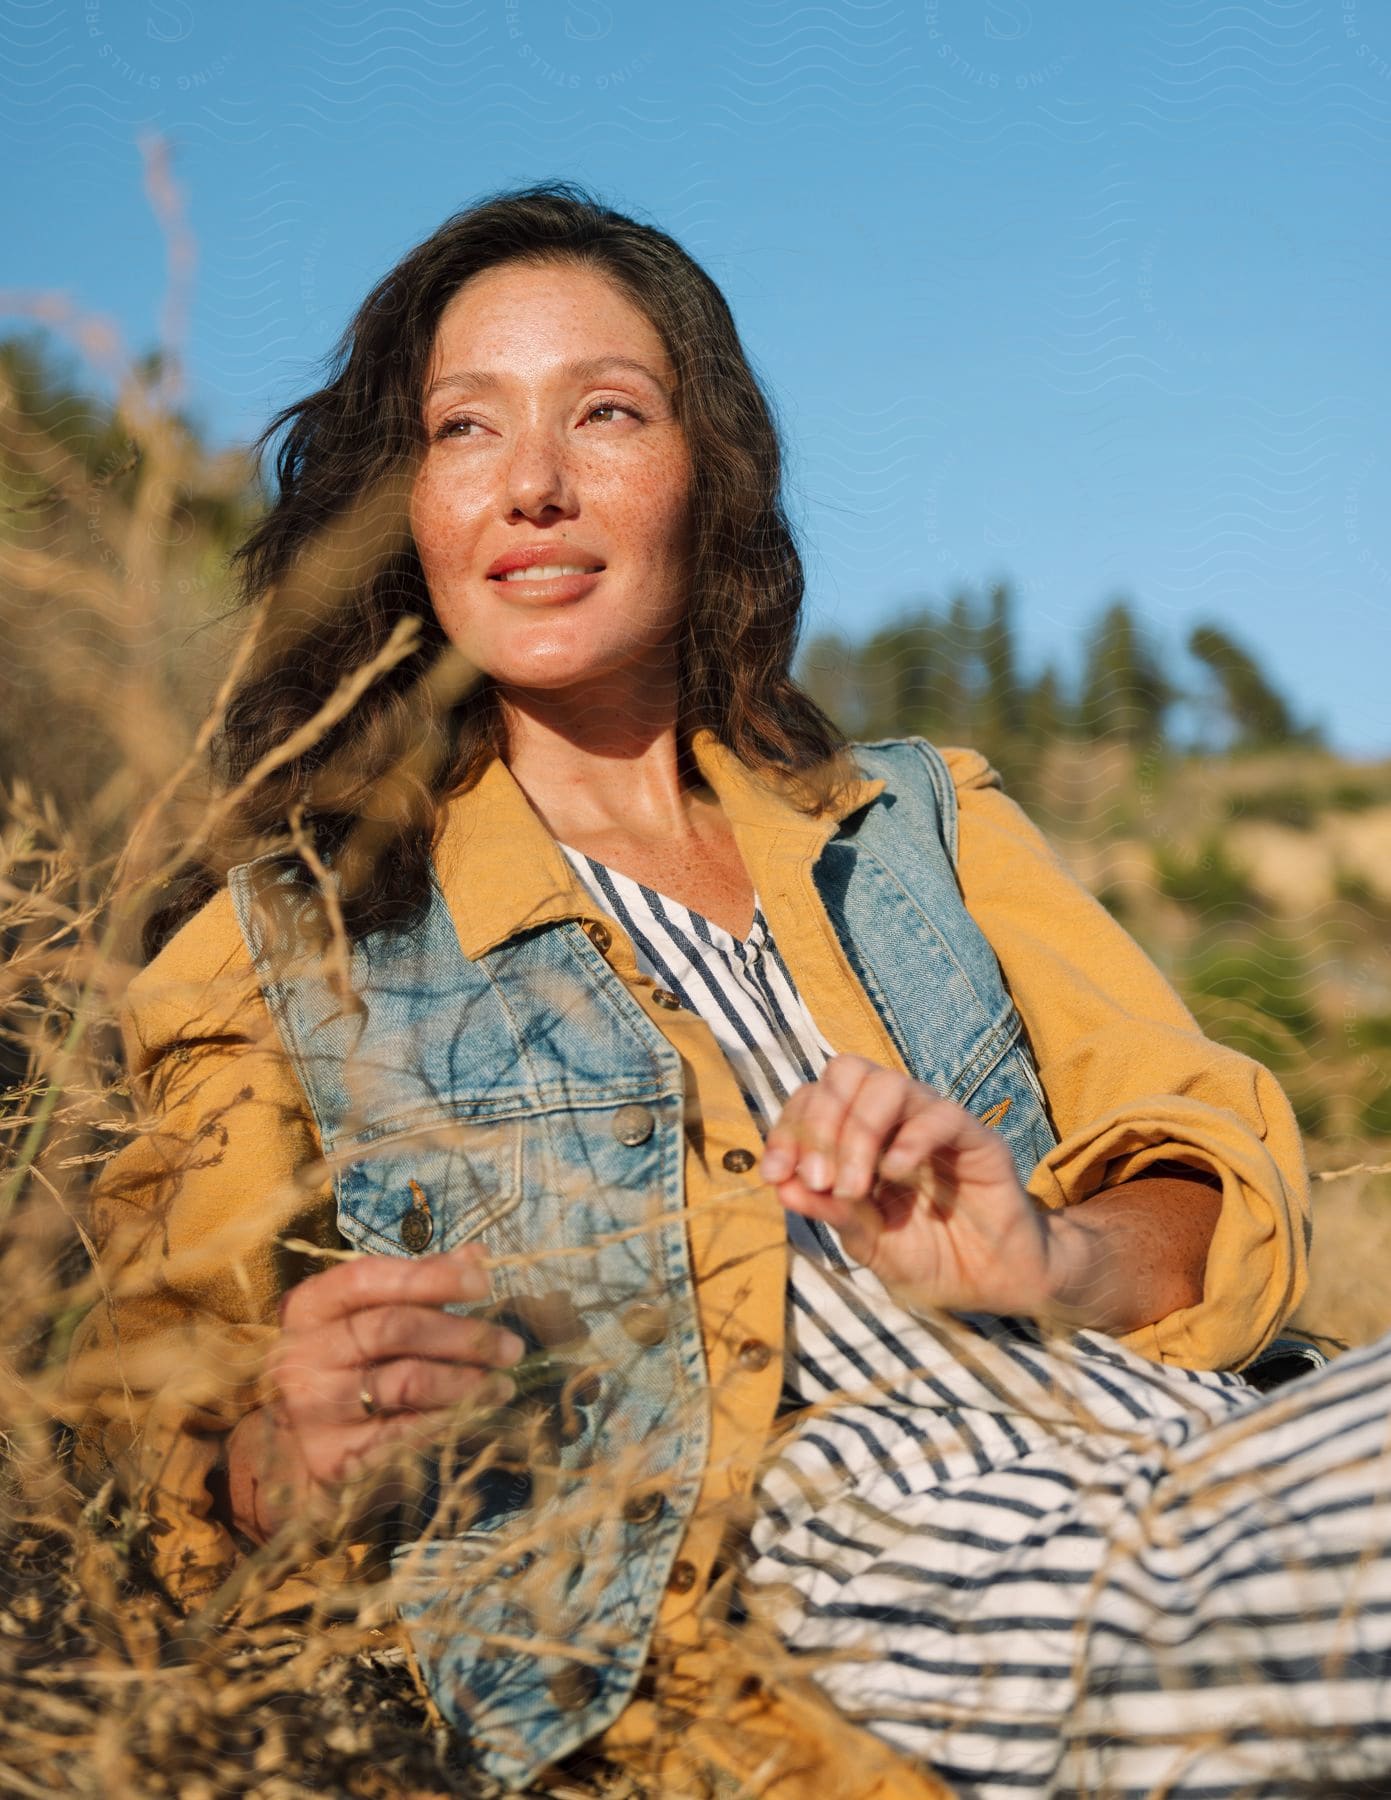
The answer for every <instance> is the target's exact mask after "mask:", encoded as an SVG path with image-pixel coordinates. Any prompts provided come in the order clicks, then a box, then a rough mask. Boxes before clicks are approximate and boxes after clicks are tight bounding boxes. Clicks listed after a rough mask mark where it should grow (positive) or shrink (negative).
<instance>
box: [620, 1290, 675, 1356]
mask: <svg viewBox="0 0 1391 1800" xmlns="http://www.w3.org/2000/svg"><path fill="white" fill-rule="evenodd" d="M620 1322H621V1324H622V1326H623V1329H624V1331H626V1332H627V1334H628V1336H629V1337H630V1338H631V1339H632V1340H633V1342H634V1343H635V1344H641V1345H642V1347H643V1349H644V1350H651V1349H652V1348H653V1346H654V1345H656V1344H660V1343H661V1342H662V1340H663V1339H664V1338H665V1337H666V1334H667V1328H668V1326H669V1324H670V1315H669V1314H668V1312H667V1309H666V1307H664V1306H658V1305H657V1304H656V1303H655V1302H654V1301H651V1300H635V1301H634V1302H633V1304H632V1305H631V1306H630V1307H629V1308H628V1310H627V1312H625V1313H624V1315H623V1318H622V1320H621V1321H620Z"/></svg>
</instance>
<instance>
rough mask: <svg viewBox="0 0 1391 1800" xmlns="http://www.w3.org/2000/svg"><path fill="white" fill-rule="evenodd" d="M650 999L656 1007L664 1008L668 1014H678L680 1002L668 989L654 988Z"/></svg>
mask: <svg viewBox="0 0 1391 1800" xmlns="http://www.w3.org/2000/svg"><path fill="white" fill-rule="evenodd" d="M652 999H653V1001H654V1003H655V1004H656V1005H658V1006H665V1007H666V1009H667V1011H668V1012H680V1010H681V1002H680V1001H679V1000H678V999H677V997H676V995H675V994H673V993H672V991H671V989H670V988H654V989H653V991H652Z"/></svg>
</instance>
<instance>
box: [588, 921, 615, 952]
mask: <svg viewBox="0 0 1391 1800" xmlns="http://www.w3.org/2000/svg"><path fill="white" fill-rule="evenodd" d="M585 931H586V932H587V933H588V934H589V941H590V943H591V944H593V946H594V948H595V949H596V950H597V951H598V952H599V954H600V955H601V956H603V955H605V954H607V952H608V947H609V945H610V944H611V943H612V942H613V937H612V934H611V933H610V931H609V928H608V926H607V925H601V924H600V923H599V921H598V920H597V919H592V920H591V921H590V923H589V924H588V925H586V926H585Z"/></svg>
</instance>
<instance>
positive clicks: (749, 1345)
mask: <svg viewBox="0 0 1391 1800" xmlns="http://www.w3.org/2000/svg"><path fill="white" fill-rule="evenodd" d="M738 1355H739V1364H740V1367H741V1368H745V1369H747V1370H748V1371H749V1373H750V1374H751V1375H757V1374H758V1372H759V1370H760V1369H766V1368H767V1367H768V1364H769V1363H770V1362H772V1360H773V1352H772V1351H771V1350H770V1349H769V1348H768V1346H767V1344H765V1343H764V1341H763V1339H762V1338H745V1339H744V1341H743V1343H742V1344H740V1346H739V1351H738Z"/></svg>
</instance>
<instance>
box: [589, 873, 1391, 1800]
mask: <svg viewBox="0 0 1391 1800" xmlns="http://www.w3.org/2000/svg"><path fill="white" fill-rule="evenodd" d="M561 848H562V850H563V851H564V852H565V855H566V856H567V858H568V859H569V861H570V863H571V866H572V867H573V868H574V870H575V873H576V875H577V877H578V878H579V880H580V881H581V882H582V884H583V885H584V886H585V888H586V889H587V890H588V891H589V893H590V894H591V896H592V897H593V899H594V900H595V901H596V903H597V904H598V905H599V906H600V907H601V908H602V909H603V911H604V912H606V913H607V914H608V915H609V916H610V917H611V918H613V919H614V920H616V921H617V923H618V924H619V925H620V926H621V927H622V928H623V929H624V930H625V931H626V932H627V933H628V935H629V937H630V938H631V940H632V942H633V945H634V949H635V951H636V954H637V958H638V963H639V967H640V968H641V969H642V971H643V972H644V973H645V974H647V975H649V976H650V977H651V978H652V979H654V980H655V981H656V982H657V983H658V984H659V985H660V986H662V987H664V988H667V989H669V990H670V991H671V992H672V993H674V994H675V995H676V996H677V997H678V998H679V999H680V1000H681V1001H682V1003H683V1004H684V1005H685V1006H687V1007H689V1008H690V1009H691V1010H692V1011H693V1012H695V1013H696V1014H698V1015H699V1016H700V1017H701V1018H702V1019H703V1020H704V1021H705V1023H706V1024H707V1025H708V1026H709V1028H710V1030H711V1031H712V1032H713V1033H714V1035H715V1038H716V1040H717V1042H718V1043H719V1045H720V1047H721V1049H722V1050H723V1051H724V1053H725V1055H726V1057H727V1059H728V1061H729V1063H730V1065H731V1067H732V1069H733V1071H734V1073H735V1075H736V1077H737V1079H738V1081H739V1084H740V1087H741V1089H742V1091H743V1094H744V1096H745V1099H746V1101H747V1103H748V1106H749V1109H750V1111H751V1113H752V1114H753V1115H754V1117H755V1118H756V1119H757V1121H758V1122H759V1124H760V1126H761V1129H762V1131H763V1133H764V1135H765V1136H766V1134H767V1131H768V1130H769V1128H770V1127H771V1125H772V1124H773V1122H774V1121H775V1119H776V1118H777V1115H778V1113H779V1111H780V1110H781V1107H782V1105H783V1103H784V1102H785V1101H786V1099H787V1097H788V1095H789V1094H790V1093H791V1092H792V1091H793V1089H794V1088H796V1087H798V1086H799V1085H801V1084H802V1083H803V1082H806V1081H811V1080H815V1079H816V1077H817V1076H818V1075H819V1074H820V1072H821V1070H822V1069H823V1068H824V1066H825V1064H826V1062H827V1060H828V1059H829V1058H830V1057H831V1056H832V1055H833V1054H834V1050H833V1047H832V1046H831V1045H830V1044H829V1043H828V1042H827V1041H826V1039H825V1038H824V1036H823V1035H822V1033H821V1032H820V1030H819V1029H818V1028H817V1025H816V1023H815V1021H814V1020H813V1019H812V1018H811V1016H810V1014H809V1013H808V1011H807V1009H806V1006H805V1005H804V1004H803V1002H802V999H801V997H800V995H799V994H798V992H797V989H796V986H795V983H794V982H793V980H792V977H791V975H790V973H789V971H788V969H787V966H786V964H785V963H784V961H783V959H782V957H781V955H780V954H779V952H778V948H777V945H776V944H775V943H774V941H773V939H772V936H771V933H770V932H769V929H768V925H767V921H766V919H765V918H764V916H763V911H762V907H761V906H760V905H758V904H757V901H756V902H755V911H754V920H753V925H752V928H751V929H750V931H749V934H748V936H747V937H746V938H744V939H743V940H742V941H740V940H739V939H737V938H735V937H734V936H733V935H732V934H731V933H730V932H728V931H726V930H724V929H723V928H722V927H720V926H719V925H716V924H715V923H713V921H711V920H708V919H705V918H702V917H701V916H700V915H699V914H698V913H695V912H693V911H691V910H690V909H688V908H686V907H684V906H682V905H680V904H679V903H678V902H677V901H675V900H673V899H671V898H670V897H668V896H666V895H663V894H660V893H658V892H656V891H655V890H654V889H652V888H650V887H647V886H645V885H643V884H641V883H639V882H636V881H634V880H632V879H631V878H629V877H627V876H625V875H622V874H620V873H618V872H617V871H616V870H613V869H610V868H608V867H606V866H605V865H604V864H602V863H599V862H596V861H594V860H593V859H592V858H589V857H587V856H585V855H584V854H583V853H581V852H580V851H577V850H574V849H572V848H570V847H569V846H566V845H562V846H561ZM787 1218H788V1231H789V1239H790V1249H791V1255H790V1259H789V1281H788V1290H787V1337H786V1353H785V1367H784V1393H783V1405H784V1407H785V1408H798V1409H806V1410H805V1414H804V1417H803V1419H801V1420H799V1421H797V1422H796V1423H794V1424H793V1425H792V1427H791V1429H789V1430H788V1431H787V1433H786V1435H785V1436H784V1437H783V1438H781V1439H780V1440H779V1447H778V1454H777V1457H776V1460H774V1461H773V1462H772V1463H771V1465H769V1466H768V1467H767V1468H766V1470H765V1472H764V1474H763V1476H762V1478H761V1480H760V1482H759V1485H758V1487H757V1490H756V1493H755V1501H756V1506H757V1515H756V1518H755V1522H754V1524H753V1527H752V1530H751V1532H750V1535H749V1547H748V1551H747V1555H746V1559H745V1562H744V1565H743V1569H742V1575H743V1603H744V1604H745V1606H746V1608H747V1610H748V1611H750V1612H754V1611H757V1612H758V1613H759V1614H760V1616H762V1617H764V1618H766V1619H768V1620H769V1621H770V1622H771V1623H773V1624H774V1625H775V1626H776V1627H777V1629H778V1631H779V1633H780V1635H781V1637H782V1640H783V1642H784V1643H785V1644H786V1646H787V1650H788V1656H789V1666H790V1672H795V1673H797V1674H804V1673H808V1672H809V1673H811V1674H812V1675H813V1676H814V1678H815V1679H816V1680H817V1681H818V1682H819V1683H820V1685H821V1686H822V1687H823V1688H824V1689H825V1691H826V1692H827V1693H828V1694H829V1695H830V1696H831V1698H832V1699H834V1700H835V1701H836V1703H837V1704H838V1705H839V1706H840V1707H841V1709H842V1710H843V1711H844V1712H846V1713H847V1714H849V1715H850V1716H852V1717H853V1718H855V1719H856V1720H857V1722H859V1723H861V1724H864V1725H866V1726H867V1727H868V1728H869V1729H871V1730H873V1731H875V1732H877V1733H878V1734H879V1735H880V1736H882V1737H884V1738H885V1739H887V1740H888V1741H889V1742H891V1743H893V1744H895V1745H896V1746H897V1747H899V1748H900V1749H902V1750H903V1751H905V1752H907V1753H908V1754H910V1755H914V1756H917V1757H921V1758H923V1759H924V1760H925V1761H927V1762H929V1763H930V1764H931V1766H932V1767H933V1768H934V1769H935V1770H936V1771H937V1772H938V1773H939V1774H941V1775H942V1776H943V1777H944V1778H945V1779H946V1780H947V1781H949V1782H951V1783H952V1784H953V1785H954V1786H955V1787H956V1788H957V1790H958V1791H959V1792H960V1793H961V1794H963V1795H970V1796H980V1797H982V1800H987V1797H988V1800H1004V1797H1005V1796H1012V1795H1020V1794H1048V1795H1058V1796H1062V1795H1073V1794H1076V1795H1078V1796H1079V1797H1080V1796H1081V1795H1082V1794H1084V1793H1085V1794H1096V1793H1100V1792H1105V1793H1107V1794H1111V1793H1117V1794H1119V1793H1126V1794H1129V1793H1135V1794H1136V1795H1139V1794H1146V1793H1149V1792H1151V1791H1158V1790H1159V1789H1160V1788H1161V1787H1163V1791H1165V1792H1168V1793H1172V1794H1174V1795H1175V1796H1179V1795H1189V1794H1192V1795H1194V1796H1196V1795H1198V1794H1200V1793H1201V1794H1222V1795H1226V1794H1235V1793H1238V1792H1245V1791H1247V1789H1248V1785H1249V1786H1250V1791H1253V1792H1254V1791H1257V1786H1256V1785H1250V1784H1253V1783H1254V1784H1258V1780H1259V1778H1261V1777H1262V1775H1263V1774H1265V1775H1266V1777H1267V1778H1268V1779H1272V1780H1275V1781H1276V1782H1277V1784H1278V1782H1279V1780H1280V1779H1284V1778H1287V1777H1288V1776H1289V1771H1290V1766H1291V1765H1290V1735H1291V1732H1293V1733H1294V1735H1295V1737H1296V1740H1297V1742H1298V1743H1299V1744H1300V1745H1301V1746H1303V1747H1304V1748H1306V1749H1307V1748H1308V1747H1309V1745H1310V1742H1311V1739H1314V1738H1316V1739H1317V1740H1318V1742H1317V1749H1318V1754H1319V1755H1323V1756H1325V1757H1326V1758H1331V1759H1332V1760H1331V1761H1326V1762H1325V1763H1320V1764H1319V1765H1318V1771H1316V1772H1318V1778H1319V1779H1320V1780H1322V1779H1324V1775H1323V1773H1322V1772H1321V1771H1324V1770H1325V1769H1328V1770H1336V1771H1337V1772H1338V1773H1339V1774H1340V1775H1345V1774H1347V1773H1349V1772H1352V1773H1354V1774H1356V1775H1358V1776H1361V1775H1363V1774H1365V1772H1366V1770H1367V1769H1368V1768H1374V1769H1384V1768H1391V1705H1388V1704H1386V1700H1387V1682H1388V1677H1391V1553H1388V1552H1387V1548H1386V1546H1387V1545H1388V1543H1391V1499H1388V1498H1387V1497H1385V1496H1386V1492H1387V1489H1388V1482H1387V1479H1386V1475H1387V1468H1386V1464H1385V1460H1384V1454H1383V1451H1384V1446H1383V1443H1382V1440H1383V1438H1384V1436H1385V1429H1384V1423H1383V1421H1384V1417H1385V1413H1386V1410H1387V1398H1386V1396H1387V1393H1388V1391H1391V1339H1388V1340H1386V1342H1385V1343H1384V1344H1383V1345H1381V1346H1373V1347H1372V1349H1373V1350H1374V1351H1379V1352H1380V1360H1379V1361H1378V1360H1377V1358H1376V1357H1374V1356H1370V1355H1369V1353H1365V1352H1362V1353H1357V1355H1356V1356H1349V1357H1344V1358H1342V1359H1340V1360H1339V1361H1338V1362H1336V1363H1334V1364H1331V1365H1330V1366H1329V1367H1328V1368H1327V1369H1325V1370H1322V1371H1320V1372H1319V1374H1318V1375H1316V1376H1311V1377H1306V1378H1305V1379H1303V1380H1302V1381H1299V1382H1297V1383H1294V1384H1292V1385H1291V1386H1290V1387H1289V1388H1288V1389H1285V1390H1282V1391H1281V1392H1280V1393H1279V1394H1277V1395H1276V1396H1273V1397H1271V1398H1270V1399H1268V1400H1263V1399H1262V1398H1261V1397H1260V1396H1259V1395H1257V1394H1256V1393H1255V1392H1254V1390H1253V1389H1251V1388H1250V1387H1249V1386H1248V1385H1247V1384H1246V1383H1245V1382H1243V1381H1242V1380H1241V1379H1240V1378H1239V1377H1237V1376H1235V1375H1231V1374H1224V1373H1214V1372H1210V1371H1195V1370H1187V1369H1179V1368H1174V1367H1170V1366H1165V1365H1161V1364H1157V1363H1154V1362H1151V1361H1149V1360H1148V1359H1146V1358H1144V1357H1141V1356H1139V1355H1137V1354H1135V1353H1133V1352H1131V1351H1128V1350H1126V1349H1125V1348H1124V1347H1123V1346H1122V1345H1120V1344H1118V1343H1116V1342H1115V1341H1114V1340H1113V1339H1110V1338H1108V1337H1105V1336H1103V1335H1101V1334H1099V1333H1093V1332H1085V1331H1084V1332H1078V1333H1076V1334H1075V1335H1074V1336H1073V1337H1071V1338H1070V1339H1066V1340H1062V1339H1057V1338H1049V1337H1046V1336H1045V1334H1044V1333H1043V1332H1042V1331H1041V1330H1040V1329H1039V1328H1038V1327H1037V1326H1036V1325H1034V1324H1033V1323H1031V1322H1029V1321H1026V1320H1019V1319H1005V1318H995V1317H991V1316H987V1315H972V1316H970V1317H953V1316H950V1315H946V1314H941V1313H934V1312H926V1311H925V1312H922V1313H918V1312H911V1311H908V1310H905V1309H904V1308H903V1307H901V1306H899V1305H898V1304H897V1303H896V1302H895V1301H894V1300H893V1299H891V1297H890V1296H889V1294H888V1293H887V1291H886V1290H885V1289H884V1287H883V1286H882V1284H881V1283H880V1282H879V1281H878V1280H877V1279H876V1278H875V1277H874V1276H873V1275H872V1274H871V1273H870V1272H869V1271H868V1270H867V1269H865V1268H863V1267H861V1266H859V1265H856V1264H853V1263H851V1262H850V1260H849V1259H848V1258H847V1257H846V1256H845V1254H844V1252H843V1250H842V1248H841V1246H840V1244H839V1242H838V1240H837V1238H836V1236H835V1234H834V1232H833V1231H832V1230H831V1229H830V1228H829V1227H828V1226H825V1225H822V1224H812V1223H810V1222H808V1221H806V1220H803V1219H802V1218H800V1216H798V1215H796V1214H792V1213H789V1214H788V1215H787ZM1379 1456H1380V1457H1382V1458H1383V1461H1382V1467H1381V1472H1380V1474H1378V1469H1377V1458H1378V1457H1379ZM1304 1463H1307V1464H1309V1466H1310V1470H1311V1474H1310V1475H1309V1476H1308V1477H1296V1478H1294V1479H1292V1480H1290V1481H1283V1479H1277V1478H1276V1476H1275V1475H1274V1474H1273V1473H1272V1471H1275V1470H1283V1469H1284V1468H1285V1466H1286V1465H1287V1464H1292V1465H1294V1466H1296V1467H1301V1466H1302V1465H1303V1464H1304ZM1314 1474H1316V1475H1317V1480H1315V1479H1314ZM1378 1508H1379V1509H1380V1510H1378ZM1315 1516H1317V1517H1318V1519H1319V1521H1320V1525H1319V1529H1318V1530H1314V1529H1312V1528H1311V1518H1312V1517H1315ZM1320 1532H1322V1534H1323V1535H1322V1536H1320ZM1378 1532H1379V1533H1380V1539H1379V1542H1380V1545H1381V1555H1380V1557H1379V1559H1374V1560H1373V1561H1372V1563H1371V1565H1370V1566H1369V1567H1368V1566H1364V1565H1366V1562H1367V1559H1366V1556H1365V1554H1362V1556H1361V1560H1360V1562H1359V1558H1358V1556H1357V1555H1353V1554H1350V1553H1349V1552H1348V1550H1347V1543H1348V1542H1352V1543H1354V1544H1355V1545H1356V1546H1358V1547H1359V1550H1360V1551H1362V1552H1365V1549H1366V1539H1367V1535H1368V1534H1369V1533H1370V1534H1371V1536H1372V1537H1373V1539H1375V1538H1376V1534H1377V1533H1378ZM1354 1564H1355V1565H1357V1567H1358V1568H1359V1569H1360V1576H1359V1579H1360V1580H1361V1582H1362V1584H1363V1587H1364V1588H1365V1590H1366V1593H1365V1596H1364V1598H1365V1600H1366V1601H1367V1602H1369V1603H1370V1604H1371V1605H1372V1608H1373V1611H1372V1613H1371V1614H1370V1615H1369V1617H1370V1618H1371V1619H1372V1620H1373V1621H1374V1622H1373V1623H1372V1624H1371V1625H1364V1624H1363V1622H1362V1621H1363V1615H1364V1610H1365V1608H1364V1606H1363V1605H1362V1604H1361V1603H1359V1605H1358V1606H1357V1607H1355V1608H1353V1609H1352V1611H1353V1616H1352V1618H1351V1619H1349V1618H1348V1617H1347V1616H1346V1615H1347V1612H1348V1608H1349V1593H1350V1590H1351V1583H1352V1575H1351V1574H1350V1572H1349V1570H1350V1566H1351V1565H1354ZM1378 1605H1379V1606H1380V1610H1379V1611H1378V1610H1377V1607H1378ZM1311 1619H1312V1620H1314V1621H1316V1623H1315V1625H1314V1626H1313V1627H1312V1628H1311V1625H1310V1620H1311ZM1340 1620H1341V1621H1342V1626H1341V1631H1342V1636H1341V1639H1338V1638H1337V1632H1336V1631H1335V1626H1337V1624H1338V1621H1340ZM1320 1621H1321V1623H1317V1622H1320ZM1320 1631H1322V1634H1323V1636H1322V1638H1320V1636H1319V1632H1320ZM1335 1640H1337V1641H1335ZM1321 1648H1322V1649H1324V1650H1326V1651H1327V1653H1328V1654H1329V1655H1330V1656H1337V1657H1339V1658H1340V1660H1339V1661H1338V1662H1337V1669H1336V1674H1335V1675H1334V1676H1332V1677H1330V1675H1329V1673H1328V1672H1327V1671H1326V1670H1325V1669H1324V1668H1323V1666H1322V1664H1321V1660H1320V1654H1319V1652H1320V1649H1321ZM1349 1656H1350V1660H1349ZM792 1665H795V1668H794V1667H793V1666H792ZM1368 1669H1370V1670H1371V1676H1370V1679H1369V1678H1368V1676H1367V1670H1368ZM1378 1718H1383V1719H1385V1720H1386V1721H1387V1723H1386V1724H1385V1725H1384V1726H1379V1725H1376V1724H1375V1723H1374V1721H1375V1720H1377V1719H1378ZM1262 1721H1264V1723H1262ZM1340 1722H1341V1723H1344V1724H1346V1725H1347V1726H1348V1728H1349V1730H1350V1732H1351V1734H1352V1739H1351V1744H1352V1747H1351V1748H1350V1749H1349V1748H1348V1747H1346V1746H1344V1747H1343V1748H1342V1749H1337V1748H1336V1747H1334V1746H1333V1745H1331V1744H1328V1743H1325V1739H1326V1738H1327V1736H1328V1731H1329V1730H1330V1729H1331V1728H1332V1727H1333V1726H1335V1725H1337V1724H1338V1723H1340ZM1199 1738H1201V1739H1203V1740H1204V1742H1203V1745H1202V1747H1201V1748H1200V1749H1198V1750H1194V1749H1193V1748H1192V1743H1193V1741H1194V1740H1195V1739H1199ZM1378 1756H1380V1757H1381V1758H1382V1759H1383V1760H1381V1761H1379V1762H1378V1761H1376V1760H1375V1759H1376V1758H1377V1757H1378ZM1339 1757H1341V1758H1342V1759H1343V1760H1341V1761H1339ZM1369 1757H1370V1758H1371V1760H1370V1761H1368V1760H1367V1759H1368V1758H1369ZM1359 1758H1360V1759H1361V1760H1359ZM1165 1784H1172V1785H1165ZM1259 1791H1261V1792H1262V1793H1284V1792H1295V1791H1298V1790H1297V1786H1287V1787H1281V1786H1279V1785H1277V1786H1275V1787H1273V1788H1271V1787H1264V1788H1259ZM1308 1791H1309V1792H1310V1793H1314V1792H1317V1791H1318V1788H1317V1785H1315V1786H1313V1787H1311V1788H1310V1789H1309V1790H1308Z"/></svg>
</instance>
